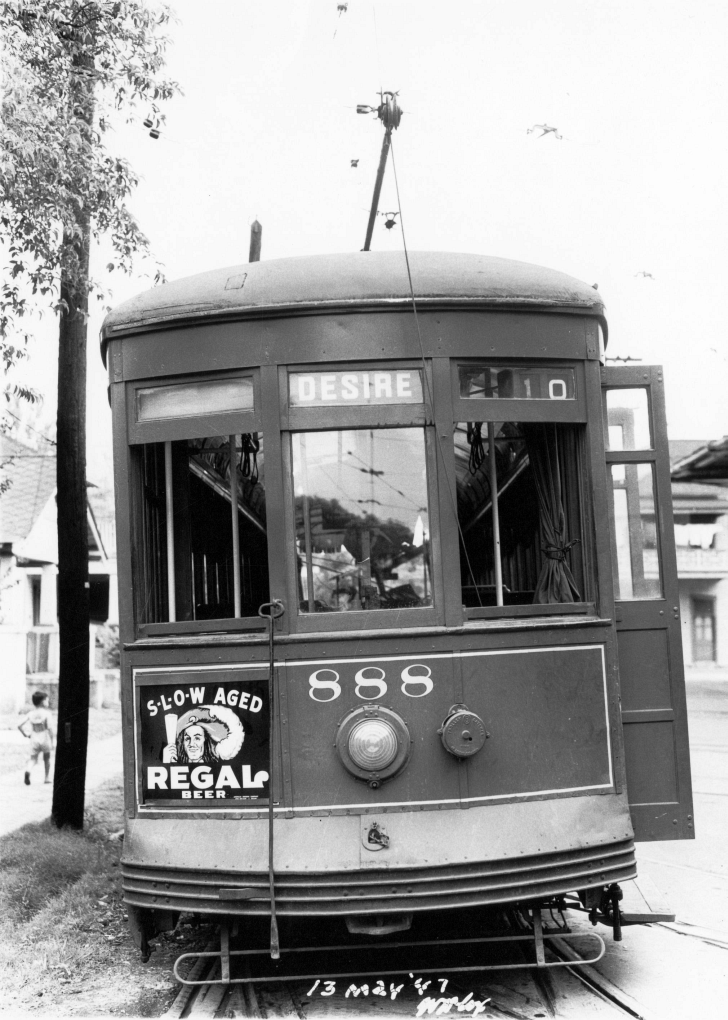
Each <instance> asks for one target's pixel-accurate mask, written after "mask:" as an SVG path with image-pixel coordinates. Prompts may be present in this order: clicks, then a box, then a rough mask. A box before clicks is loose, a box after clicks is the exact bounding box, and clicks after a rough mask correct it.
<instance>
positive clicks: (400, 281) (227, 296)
mask: <svg viewBox="0 0 728 1020" xmlns="http://www.w3.org/2000/svg"><path fill="white" fill-rule="evenodd" d="M409 262H410V269H411V272H412V284H413V287H414V293H415V298H416V299H417V304H418V306H431V305H437V306H439V307H443V306H447V305H451V306H461V307H462V306H463V305H465V306H483V307H496V308H504V307H520V308H523V307H528V308H534V309H549V310H564V311H579V312H581V313H583V314H586V315H595V316H599V317H600V318H602V317H603V315H604V305H603V302H602V299H601V297H600V296H599V293H598V291H596V290H595V289H594V288H593V287H590V286H589V285H588V284H586V283H582V282H581V281H580V280H575V279H574V278H573V277H571V276H567V275H566V274H565V273H560V272H557V271H556V270H554V269H544V268H542V267H541V266H534V265H530V264H529V263H527V262H514V261H513V260H511V259H499V258H493V257H492V256H489V255H466V254H455V253H451V252H411V253H410V255H409ZM410 302H411V295H410V286H409V280H408V276H407V263H406V261H405V257H404V253H403V252H350V253H346V254H342V255H307V256H301V257H298V258H287V259H273V260H271V261H267V262H266V261H263V262H251V263H247V264H244V265H241V266H233V267H232V268H229V269H214V270H212V271H211V272H207V273H200V274H199V275H197V276H188V277H186V278H184V279H182V280H175V281H174V282H172V283H166V284H163V285H162V286H161V287H155V288H153V289H152V290H148V291H145V292H144V293H143V294H138V295H137V296H136V297H133V298H131V299H130V300H129V301H125V302H124V304H121V305H119V307H118V308H115V309H114V310H113V311H112V312H110V313H109V315H107V317H106V319H105V320H104V324H103V326H102V330H101V339H102V344H104V343H105V342H106V341H107V340H110V339H112V338H113V337H116V336H123V335H125V334H128V333H135V332H139V331H140V330H145V329H148V328H149V327H151V326H154V327H157V328H158V327H159V326H163V325H165V324H169V325H180V324H182V323H183V322H190V323H191V322H194V321H195V320H199V319H203V318H204V319H209V318H216V317H224V318H227V319H230V318H250V317H257V316H259V315H264V314H281V313H284V312H285V311H287V310H294V309H296V310H300V311H304V310H305V311H310V310H321V311H327V310H331V311H338V310H346V309H354V308H360V307H362V306H365V307H367V306H368V307H372V308H376V307H379V308H382V307H384V308H386V307H397V306H400V307H407V306H409V304H410Z"/></svg>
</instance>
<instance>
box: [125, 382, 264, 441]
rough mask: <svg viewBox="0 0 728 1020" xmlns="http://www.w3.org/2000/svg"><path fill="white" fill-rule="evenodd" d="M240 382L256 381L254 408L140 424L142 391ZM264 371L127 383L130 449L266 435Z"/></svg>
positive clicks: (254, 384) (163, 419)
mask: <svg viewBox="0 0 728 1020" xmlns="http://www.w3.org/2000/svg"><path fill="white" fill-rule="evenodd" d="M236 379H252V381H253V408H252V410H251V409H248V408H245V409H244V410H238V411H222V412H217V413H214V414H209V415H204V414H195V415H188V416H185V415H175V416H173V417H170V418H159V419H157V420H156V421H137V417H136V408H137V393H138V392H139V390H147V389H154V388H156V387H160V388H161V387H164V386H184V385H191V384H193V383H208V382H216V381H217V380H220V381H225V382H231V381H234V380H236ZM260 408H261V398H260V370H259V369H257V368H248V369H239V370H237V371H235V372H204V373H197V374H194V375H189V374H187V375H165V376H160V377H159V378H154V379H135V380H134V381H133V382H130V383H128V384H127V390H126V421H127V437H128V442H129V445H130V446H137V445H140V444H144V443H164V442H170V441H171V442H174V441H175V440H178V439H206V438H208V437H209V436H211V435H220V436H224V435H228V436H229V435H233V434H234V433H241V432H262V431H263V430H262V428H261V425H260V420H261V414H260Z"/></svg>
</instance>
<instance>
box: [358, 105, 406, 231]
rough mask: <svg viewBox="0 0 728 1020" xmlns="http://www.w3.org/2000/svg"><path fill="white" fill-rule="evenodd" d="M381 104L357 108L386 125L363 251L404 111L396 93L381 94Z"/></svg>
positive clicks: (371, 228)
mask: <svg viewBox="0 0 728 1020" xmlns="http://www.w3.org/2000/svg"><path fill="white" fill-rule="evenodd" d="M380 98H381V100H382V101H381V103H380V104H379V106H378V107H377V108H376V110H375V108H374V107H373V106H365V105H364V104H359V105H358V106H357V108H356V112H357V113H374V112H376V114H377V116H378V117H379V119H380V120H381V122H382V123H383V124H384V129H385V130H384V140H383V141H382V153H381V155H380V157H379V168H378V169H377V179H376V180H375V182H374V194H373V195H372V207H371V209H370V210H369V222H368V223H367V236H366V238H365V239H364V247H363V248H362V251H369V249H370V245H371V243H372V234H373V232H374V221H375V220H376V218H377V209H378V208H379V195H380V194H381V191H382V181H383V180H384V171H385V168H386V166H387V156H388V155H389V149H390V146H391V144H392V131H394V130H396V128H398V127H399V122H400V121H401V119H402V111H401V109H400V107H399V103H398V102H397V93H396V92H380Z"/></svg>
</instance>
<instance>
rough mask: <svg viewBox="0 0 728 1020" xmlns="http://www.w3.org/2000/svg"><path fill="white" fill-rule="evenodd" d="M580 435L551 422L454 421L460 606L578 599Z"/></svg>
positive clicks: (574, 427)
mask: <svg viewBox="0 0 728 1020" xmlns="http://www.w3.org/2000/svg"><path fill="white" fill-rule="evenodd" d="M582 434H583V426H579V425H571V424H566V423H560V422H547V423H538V422H513V421H510V422H458V423H457V424H456V425H455V431H454V443H455V466H456V475H457V513H458V524H459V531H460V570H461V584H462V598H463V605H464V606H465V607H466V609H479V608H485V607H489V606H504V607H509V606H511V607H513V606H526V605H551V604H566V603H582V602H584V601H585V599H586V594H585V591H584V569H583V556H584V553H583V546H582V526H581V516H582V515H581V506H580V498H581V497H580V484H579V481H580V480H579V468H580V461H581V455H580V451H581V441H582Z"/></svg>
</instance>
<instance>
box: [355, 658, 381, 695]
mask: <svg viewBox="0 0 728 1020" xmlns="http://www.w3.org/2000/svg"><path fill="white" fill-rule="evenodd" d="M372 672H376V673H379V676H378V677H368V676H365V675H364V674H365V673H372ZM385 675H386V674H385V672H384V670H383V669H380V668H379V666H365V667H364V669H360V670H359V672H358V673H357V674H356V676H355V677H354V680H355V681H356V687H355V688H354V693H355V694H356V696H357V698H363V699H364V701H374V699H375V698H383V697H384V695H385V694H386V693H387V685H386V684H385V682H384V677H385ZM362 687H374V688H376V690H375V692H374V694H362Z"/></svg>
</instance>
